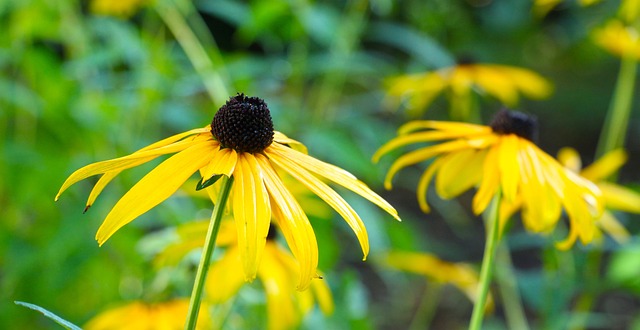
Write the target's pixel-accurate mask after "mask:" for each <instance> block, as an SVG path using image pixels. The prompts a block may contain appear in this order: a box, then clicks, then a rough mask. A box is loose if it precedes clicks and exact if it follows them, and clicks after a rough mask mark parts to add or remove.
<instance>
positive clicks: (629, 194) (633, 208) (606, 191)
mask: <svg viewBox="0 0 640 330" xmlns="http://www.w3.org/2000/svg"><path fill="white" fill-rule="evenodd" d="M598 188H600V190H602V196H603V197H604V202H605V204H606V206H607V208H609V209H613V210H621V211H625V212H631V213H640V193H638V192H636V191H634V190H631V189H629V188H626V187H623V186H620V185H617V184H615V183H609V182H600V183H598Z"/></svg>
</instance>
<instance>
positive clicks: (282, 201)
mask: <svg viewBox="0 0 640 330" xmlns="http://www.w3.org/2000/svg"><path fill="white" fill-rule="evenodd" d="M171 153H177V154H175V155H173V156H171V157H170V158H168V159H167V160H165V161H163V162H162V163H161V164H160V165H158V166H157V167H156V168H155V169H153V170H152V171H151V172H149V173H148V174H147V175H146V176H144V177H143V178H142V179H141V180H140V181H139V182H138V183H136V184H135V185H134V186H133V187H132V188H131V189H130V190H129V191H128V192H127V193H126V194H125V195H124V196H123V197H122V198H121V199H120V200H119V201H118V202H117V203H116V205H115V206H114V207H113V209H111V212H109V214H108V215H107V217H106V219H105V220H104V222H103V223H102V225H101V226H100V228H99V229H98V232H97V234H96V239H97V240H98V244H100V245H102V244H103V243H104V242H105V241H106V240H107V239H108V238H109V237H111V235H113V234H114V233H115V232H116V231H117V230H118V229H120V228H121V227H122V226H124V225H126V224H128V223H129V222H131V221H133V220H134V219H135V218H137V217H138V216H140V215H142V214H143V213H145V212H147V211H148V210H150V209H151V208H153V207H155V206H156V205H158V204H159V203H161V202H162V201H164V200H165V199H167V198H169V197H170V196H171V195H172V194H173V193H174V192H175V191H176V190H178V188H180V186H181V185H182V184H183V183H184V182H185V181H186V180H187V179H189V177H191V176H192V175H193V174H194V173H195V172H196V171H200V175H201V178H202V179H201V180H200V183H199V184H198V187H197V188H198V189H211V185H212V184H213V183H215V182H216V180H217V179H218V178H220V177H221V176H222V175H224V176H228V177H232V178H233V179H234V183H233V187H232V190H231V198H230V203H231V204H230V205H231V208H232V210H233V217H234V219H235V223H236V229H237V233H238V248H239V249H240V255H241V256H242V261H243V269H244V273H245V276H246V278H247V279H248V280H251V279H253V278H255V276H256V273H257V271H258V265H259V263H260V259H261V257H262V254H263V251H264V248H265V243H266V237H267V232H268V231H269V224H270V222H271V217H272V216H273V218H274V219H275V221H276V222H277V224H278V226H279V227H280V228H281V230H282V232H283V234H284V236H285V239H286V240H287V243H288V244H289V246H290V248H291V250H292V252H293V254H294V256H295V257H296V259H297V260H298V261H299V262H300V263H301V271H300V279H299V288H300V289H301V290H302V289H304V288H306V287H307V286H308V285H309V284H310V281H311V279H312V278H314V277H317V274H316V268H317V264H318V246H317V242H316V237H315V233H314V231H313V228H312V227H311V224H310V223H309V220H308V218H307V215H306V214H305V212H304V210H303V209H302V208H301V207H300V205H299V204H298V202H297V201H296V199H295V198H294V197H293V195H292V194H291V192H290V191H289V189H287V187H286V186H285V185H284V183H283V182H282V179H281V178H280V176H279V175H278V173H277V172H276V168H280V169H281V170H283V171H284V172H287V173H288V174H290V175H291V176H292V177H294V178H295V179H296V180H298V181H300V182H301V183H302V184H304V185H305V186H306V187H307V188H309V190H311V191H312V192H313V193H315V194H316V195H318V196H319V197H320V198H321V199H322V200H324V201H325V202H326V203H327V204H329V205H330V206H331V207H332V208H333V209H335V210H336V211H337V212H338V214H340V215H341V216H342V217H343V218H344V219H345V221H347V223H348V224H349V226H350V227H351V228H352V229H353V231H354V232H355V234H356V236H357V238H358V240H359V242H360V245H361V247H362V252H363V254H364V257H365V258H366V256H367V254H368V252H369V242H368V236H367V231H366V228H365V226H364V223H363V222H362V220H361V219H360V217H359V216H358V214H357V213H356V212H355V211H354V210H353V208H352V207H351V206H350V205H349V204H348V203H347V202H346V201H345V200H344V199H343V198H342V197H341V196H340V195H339V194H338V193H337V192H336V191H334V190H333V189H332V188H331V187H329V186H328V185H327V184H326V183H324V182H323V181H322V180H321V179H320V178H319V177H321V178H325V179H327V180H329V181H332V182H334V183H336V184H338V185H341V186H343V187H345V188H347V189H350V190H351V191H353V192H355V193H356V194H359V195H360V196H362V197H364V198H366V199H367V200H369V201H371V202H372V203H374V204H376V205H378V206H379V207H381V208H382V209H383V210H385V211H386V212H388V213H389V214H391V215H392V216H393V217H395V218H396V219H398V220H399V217H398V214H397V212H396V210H395V209H394V208H393V207H392V206H391V205H389V203H387V202H386V201H385V200H384V199H382V197H380V196H379V195H377V194H376V193H375V192H373V191H372V190H371V189H369V187H367V186H366V185H365V184H364V183H363V182H361V181H359V180H358V179H357V178H356V177H354V176H353V175H352V174H351V173H349V172H347V171H345V170H343V169H341V168H338V167H336V166H334V165H331V164H328V163H325V162H322V161H320V160H317V159H315V158H313V157H311V156H309V155H307V154H306V148H305V147H304V146H303V145H302V144H301V143H300V142H297V141H295V140H292V139H290V138H288V137H286V136H285V135H284V134H282V133H280V132H277V131H274V130H273V123H272V121H271V115H270V112H269V109H268V107H267V105H266V103H265V102H264V101H263V100H262V99H259V98H257V97H246V96H245V95H244V94H238V95H237V96H235V97H232V98H231V99H230V100H229V101H227V103H226V104H225V105H223V106H222V107H221V108H220V110H219V111H218V112H217V113H216V115H215V117H214V119H213V121H212V124H211V125H207V126H206V127H204V128H199V129H193V130H190V131H187V132H184V133H180V134H177V135H174V136H172V137H169V138H167V139H164V140H161V141H159V142H156V143H154V144H151V145H149V146H147V147H145V148H143V149H141V150H138V151H136V152H134V153H133V154H131V155H128V156H124V157H120V158H116V159H111V160H106V161H102V162H98V163H93V164H90V165H87V166H85V167H83V168H81V169H79V170H77V171H75V172H74V173H73V174H71V176H69V178H67V180H66V181H65V182H64V183H63V185H62V187H61V188H60V191H59V192H58V195H57V196H56V200H57V199H58V198H59V197H60V194H61V193H62V192H63V191H64V190H66V189H67V188H68V187H69V186H71V185H72V184H74V183H76V182H78V181H80V180H82V179H85V178H88V177H90V176H93V175H98V174H102V177H101V178H100V180H98V182H97V183H96V185H95V186H94V188H93V190H92V191H91V193H90V195H89V199H88V201H87V208H88V207H90V206H91V204H92V203H93V202H94V201H95V199H96V197H97V196H98V195H99V194H100V192H101V191H102V189H104V187H105V186H106V185H107V184H108V183H109V182H110V181H111V180H112V179H113V178H114V177H116V176H117V175H118V174H119V173H120V172H121V171H123V170H125V169H128V168H132V167H135V166H138V165H141V164H144V163H146V162H149V161H151V160H153V159H155V158H157V157H159V156H161V155H166V154H171ZM85 210H86V209H85Z"/></svg>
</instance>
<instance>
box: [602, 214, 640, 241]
mask: <svg viewBox="0 0 640 330" xmlns="http://www.w3.org/2000/svg"><path fill="white" fill-rule="evenodd" d="M596 225H597V226H598V227H600V228H601V229H602V230H603V231H604V232H606V233H607V234H609V236H611V237H612V238H613V239H614V240H615V241H616V242H618V243H619V244H623V243H626V242H627V241H629V238H630V237H631V234H629V232H628V231H627V229H626V228H624V226H623V225H622V224H621V223H620V222H619V221H618V219H616V217H615V216H614V215H613V214H612V213H611V212H609V211H604V213H602V216H601V217H600V218H599V219H598V220H597V222H596Z"/></svg>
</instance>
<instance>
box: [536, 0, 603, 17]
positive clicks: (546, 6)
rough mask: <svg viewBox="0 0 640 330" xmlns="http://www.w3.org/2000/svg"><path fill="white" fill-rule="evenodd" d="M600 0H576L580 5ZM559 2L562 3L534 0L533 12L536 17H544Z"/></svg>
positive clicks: (556, 0)
mask: <svg viewBox="0 0 640 330" xmlns="http://www.w3.org/2000/svg"><path fill="white" fill-rule="evenodd" d="M600 1H601V0H578V4H579V5H580V6H582V7H588V6H591V5H594V4H596V3H598V2H600ZM560 3H562V0H534V1H533V13H534V14H535V15H536V16H538V17H544V16H546V15H547V14H548V13H549V12H550V11H551V10H552V9H553V8H555V7H556V6H557V5H559V4H560Z"/></svg>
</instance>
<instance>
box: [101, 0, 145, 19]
mask: <svg viewBox="0 0 640 330" xmlns="http://www.w3.org/2000/svg"><path fill="white" fill-rule="evenodd" d="M148 1H149V0H92V1H91V12H93V13H96V14H99V15H111V16H119V17H128V16H131V15H133V14H134V13H135V12H136V10H138V8H140V7H142V5H143V4H144V3H145V2H148Z"/></svg>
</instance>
